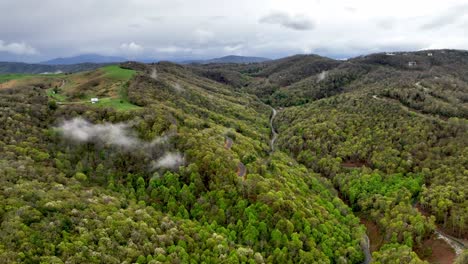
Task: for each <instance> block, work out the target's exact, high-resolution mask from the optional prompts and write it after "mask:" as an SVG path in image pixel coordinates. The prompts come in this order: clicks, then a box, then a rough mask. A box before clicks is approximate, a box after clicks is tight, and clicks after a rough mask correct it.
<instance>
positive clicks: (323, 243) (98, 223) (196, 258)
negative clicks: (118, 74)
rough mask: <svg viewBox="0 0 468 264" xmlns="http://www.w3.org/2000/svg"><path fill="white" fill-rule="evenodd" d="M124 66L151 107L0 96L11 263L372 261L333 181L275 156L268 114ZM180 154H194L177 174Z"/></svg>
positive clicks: (179, 73) (190, 83)
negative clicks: (241, 169)
mask: <svg viewBox="0 0 468 264" xmlns="http://www.w3.org/2000/svg"><path fill="white" fill-rule="evenodd" d="M123 67H125V68H131V69H133V70H135V71H136V72H137V73H136V75H135V76H134V77H133V79H132V80H131V81H130V83H129V86H128V98H129V100H130V101H131V102H132V103H133V104H136V105H138V106H140V107H141V108H138V109H135V110H128V111H117V110H116V109H114V108H101V107H96V106H95V105H92V104H88V103H82V104H81V103H75V104H58V105H52V104H50V102H51V101H52V100H54V99H53V96H52V95H50V94H49V96H48V95H47V90H48V89H51V88H53V86H54V84H53V83H52V82H51V83H47V84H44V85H43V86H40V87H39V86H36V85H34V84H31V85H28V84H24V85H20V86H18V87H11V88H8V89H2V90H1V91H0V92H1V93H2V94H1V97H0V98H1V107H2V111H1V122H2V124H4V126H3V127H2V131H1V133H2V134H1V135H2V143H1V145H0V148H1V151H0V153H1V154H0V155H2V156H1V160H2V163H1V166H0V170H1V174H2V175H4V176H3V177H2V178H1V181H2V188H1V200H2V201H4V202H2V205H1V206H2V207H1V210H0V213H1V220H2V229H1V235H0V243H1V247H0V254H1V256H2V259H3V260H6V261H7V262H9V263H15V262H30V263H37V262H47V263H61V262H93V263H103V262H105V263H122V262H127V263H133V262H137V263H157V262H158V261H162V262H172V263H178V262H182V263H186V262H189V261H191V262H193V263H197V262H202V261H204V262H211V263H217V262H219V261H225V262H228V263H238V262H251V263H263V262H276V263H286V262H300V261H302V262H304V263H313V262H322V263H332V262H345V261H347V262H351V263H359V262H361V261H362V260H363V257H364V255H363V253H362V250H361V246H360V242H361V239H362V238H363V234H364V229H363V227H362V226H361V225H360V224H359V220H358V218H357V217H355V216H354V215H353V214H352V212H351V210H350V209H349V208H348V207H347V206H346V205H345V204H344V203H343V202H342V201H341V200H340V199H338V198H337V196H336V193H335V191H334V190H333V188H332V186H331V184H330V183H329V181H328V180H326V179H324V178H323V177H321V176H320V175H319V174H316V173H314V172H312V171H310V170H308V169H307V168H306V167H304V166H301V165H298V164H296V162H295V161H294V160H292V159H291V158H290V157H288V156H286V155H284V154H283V153H281V152H277V153H275V154H273V155H271V156H270V154H269V146H268V142H269V132H270V129H269V126H268V122H269V115H270V109H269V108H268V107H267V106H265V105H264V104H262V103H261V102H259V101H258V100H257V99H256V98H255V97H254V96H251V95H247V94H245V93H239V92H236V91H234V90H233V89H231V88H230V87H227V86H224V85H222V84H218V83H216V82H214V81H210V80H208V79H205V78H201V77H198V76H197V75H194V74H193V73H192V72H191V71H189V70H186V69H184V68H183V67H181V66H178V65H174V64H169V63H161V64H158V65H150V66H146V65H142V64H135V63H134V64H131V63H129V64H125V65H123ZM58 78H59V77H58ZM60 78H63V76H62V77H60ZM66 78H67V79H66V81H71V80H73V78H74V76H68V77H66ZM83 88H88V87H83ZM91 88H92V87H91ZM77 117H80V118H81V119H75V118H77ZM77 120H78V121H77ZM79 120H86V121H87V122H84V121H79ZM111 123H112V124H113V126H112V129H113V130H107V129H106V127H107V126H110V125H111ZM73 125H76V126H73ZM68 126H72V128H70V129H68ZM92 129H98V131H99V132H100V133H110V134H109V135H113V136H115V134H113V133H112V132H109V131H115V130H116V129H122V131H123V132H122V134H118V135H120V136H121V137H122V138H120V139H119V138H115V137H101V136H99V134H92V135H91V134H90V133H91V132H90V131H91V130H92ZM132 131H133V132H134V133H132ZM72 132H80V133H78V134H77V135H75V134H72V135H67V133H72ZM83 133H85V134H86V133H88V134H86V135H87V136H86V137H82V136H83ZM226 136H229V137H230V138H232V139H233V145H232V148H231V149H226V148H224V138H225V137H226ZM124 139H125V140H127V141H125V142H127V143H128V142H133V143H132V144H135V145H129V144H127V143H123V140H124ZM159 139H160V140H159ZM168 153H172V154H174V155H175V153H181V155H182V156H183V157H182V158H181V160H179V163H177V166H176V167H171V168H169V167H168V166H166V165H167V164H166V163H167V160H168V158H167V157H168V155H167V154H168ZM169 157H171V156H170V155H169ZM169 160H170V158H169ZM238 162H242V163H243V164H245V165H246V168H247V172H248V173H247V175H246V177H245V178H240V177H238V176H237V175H236V165H237V163H238ZM291 164H294V165H293V166H291ZM311 201H313V202H311Z"/></svg>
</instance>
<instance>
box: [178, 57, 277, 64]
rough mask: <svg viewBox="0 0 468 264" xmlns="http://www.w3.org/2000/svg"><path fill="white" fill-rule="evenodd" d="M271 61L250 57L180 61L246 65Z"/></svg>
mask: <svg viewBox="0 0 468 264" xmlns="http://www.w3.org/2000/svg"><path fill="white" fill-rule="evenodd" d="M270 60H271V59H268V58H263V57H251V56H237V55H229V56H224V57H220V58H213V59H207V60H187V61H182V62H181V63H182V64H225V63H230V64H247V63H260V62H266V61H270Z"/></svg>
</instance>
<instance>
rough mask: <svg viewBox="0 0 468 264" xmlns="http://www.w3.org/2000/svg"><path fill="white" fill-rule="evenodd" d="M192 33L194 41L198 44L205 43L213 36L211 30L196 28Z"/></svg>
mask: <svg viewBox="0 0 468 264" xmlns="http://www.w3.org/2000/svg"><path fill="white" fill-rule="evenodd" d="M193 34H194V36H195V41H196V42H197V43H199V44H205V43H207V42H208V41H211V40H212V39H213V38H214V33H213V32H210V31H207V30H203V29H196V30H195V31H194V32H193Z"/></svg>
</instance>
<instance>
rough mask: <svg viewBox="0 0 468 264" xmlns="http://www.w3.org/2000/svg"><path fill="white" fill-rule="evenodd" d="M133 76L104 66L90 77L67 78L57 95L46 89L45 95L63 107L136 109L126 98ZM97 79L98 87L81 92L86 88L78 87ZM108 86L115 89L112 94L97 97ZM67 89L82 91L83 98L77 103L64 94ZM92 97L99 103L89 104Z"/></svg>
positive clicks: (122, 70)
mask: <svg viewBox="0 0 468 264" xmlns="http://www.w3.org/2000/svg"><path fill="white" fill-rule="evenodd" d="M134 74H135V71H133V70H126V69H122V68H120V67H119V66H118V65H111V66H106V67H103V68H100V69H99V70H97V71H95V72H94V73H92V74H91V75H89V73H81V74H75V75H71V76H68V78H67V82H66V84H65V85H64V86H63V87H61V89H59V92H58V93H54V89H48V90H47V95H48V96H50V97H51V98H53V99H54V100H56V101H58V102H61V103H62V104H63V105H66V104H87V105H92V106H95V107H111V108H114V109H116V110H132V109H138V108H140V107H139V106H136V105H134V104H132V103H130V102H129V100H128V96H127V90H128V82H129V81H130V79H131V78H132V77H133V75H134ZM93 76H94V77H93ZM96 76H97V77H96ZM84 77H85V78H84ZM98 77H99V78H101V79H100V82H99V85H97V86H95V87H93V88H92V89H90V90H86V91H85V90H81V89H82V88H86V87H87V86H85V87H80V85H81V86H82V85H83V83H86V82H87V81H88V80H89V79H90V78H98ZM77 81H78V83H77ZM80 83H81V84H80ZM89 85H92V84H89ZM109 86H114V87H115V88H113V89H112V90H113V92H112V91H111V92H109V93H108V94H105V95H104V94H101V95H100V96H98V95H97V94H99V91H101V89H107V87H109ZM69 89H78V90H80V91H84V92H85V94H83V96H81V97H80V100H79V101H75V100H72V99H71V98H70V97H68V96H67V95H66V93H64V92H65V91H67V90H69ZM78 90H77V91H78ZM93 97H96V98H99V101H98V102H97V103H95V104H91V101H90V100H91V98H93Z"/></svg>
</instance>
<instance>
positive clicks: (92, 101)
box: [91, 97, 99, 104]
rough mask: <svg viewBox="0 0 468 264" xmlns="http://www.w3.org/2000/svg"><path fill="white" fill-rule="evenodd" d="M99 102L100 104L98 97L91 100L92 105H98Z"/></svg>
mask: <svg viewBox="0 0 468 264" xmlns="http://www.w3.org/2000/svg"><path fill="white" fill-rule="evenodd" d="M97 102H99V99H98V98H96V97H95V98H91V103H92V104H95V103H97Z"/></svg>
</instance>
